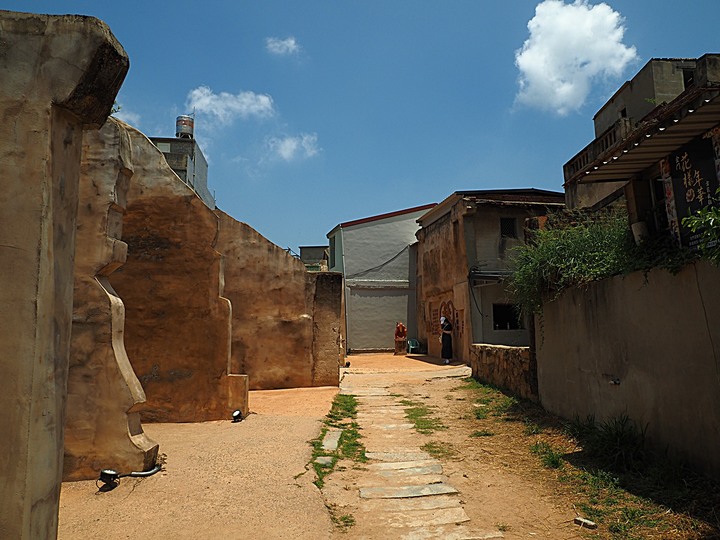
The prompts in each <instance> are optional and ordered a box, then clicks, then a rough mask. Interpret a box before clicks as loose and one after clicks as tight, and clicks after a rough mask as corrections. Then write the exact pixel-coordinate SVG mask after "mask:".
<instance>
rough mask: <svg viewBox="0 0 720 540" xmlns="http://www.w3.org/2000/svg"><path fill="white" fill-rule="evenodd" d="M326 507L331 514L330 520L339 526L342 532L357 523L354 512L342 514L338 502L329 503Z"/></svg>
mask: <svg viewBox="0 0 720 540" xmlns="http://www.w3.org/2000/svg"><path fill="white" fill-rule="evenodd" d="M325 507H326V508H327V509H328V513H329V514H330V521H332V523H333V525H335V527H337V528H338V529H339V530H340V531H341V532H345V531H347V530H348V529H349V528H350V527H353V526H354V525H355V516H353V515H352V514H341V513H340V509H339V507H338V506H337V505H336V504H327V503H325Z"/></svg>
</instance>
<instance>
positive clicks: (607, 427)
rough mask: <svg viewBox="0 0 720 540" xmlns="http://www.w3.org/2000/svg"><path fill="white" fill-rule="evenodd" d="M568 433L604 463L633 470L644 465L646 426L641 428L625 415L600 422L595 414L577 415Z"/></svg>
mask: <svg viewBox="0 0 720 540" xmlns="http://www.w3.org/2000/svg"><path fill="white" fill-rule="evenodd" d="M568 431H569V433H570V435H572V436H573V437H574V438H575V439H577V440H578V442H580V444H581V445H582V447H583V449H584V450H585V451H586V452H587V453H588V454H589V455H591V456H592V457H594V458H596V459H598V460H599V461H601V462H602V463H603V465H604V466H607V467H611V468H613V469H615V470H635V469H637V468H638V467H640V466H641V465H643V464H644V462H645V460H646V458H647V455H646V451H645V431H646V427H645V428H640V427H638V426H637V424H636V423H635V422H634V421H632V420H631V419H630V418H629V417H628V416H627V415H620V416H616V417H614V418H611V419H609V420H606V421H605V422H602V423H600V424H597V423H596V422H595V417H594V416H588V417H587V418H586V419H585V420H580V419H579V418H576V419H575V421H574V422H573V423H572V424H570V426H569V430H568Z"/></svg>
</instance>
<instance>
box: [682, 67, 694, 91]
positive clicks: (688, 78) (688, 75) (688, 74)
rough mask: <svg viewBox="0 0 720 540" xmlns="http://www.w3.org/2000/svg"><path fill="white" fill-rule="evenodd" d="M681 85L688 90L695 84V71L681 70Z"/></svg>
mask: <svg viewBox="0 0 720 540" xmlns="http://www.w3.org/2000/svg"><path fill="white" fill-rule="evenodd" d="M682 72H683V84H684V85H685V88H688V87H689V86H692V85H693V83H694V82H695V70H693V69H683V70H682Z"/></svg>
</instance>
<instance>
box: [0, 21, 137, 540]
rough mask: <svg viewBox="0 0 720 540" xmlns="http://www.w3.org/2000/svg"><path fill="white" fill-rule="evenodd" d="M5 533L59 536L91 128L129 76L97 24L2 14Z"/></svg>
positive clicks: (0, 342) (1, 525)
mask: <svg viewBox="0 0 720 540" xmlns="http://www.w3.org/2000/svg"><path fill="white" fill-rule="evenodd" d="M0 36H1V41H2V46H1V48H0V50H1V51H2V52H1V53H0V81H2V82H1V83H0V123H1V124H2V126H4V129H3V130H2V131H1V132H0V133H1V134H0V178H2V181H3V188H2V190H0V278H1V279H2V286H0V306H2V308H1V309H0V358H2V363H3V367H2V377H1V378H0V409H1V410H2V411H3V414H2V415H0V432H2V440H1V442H0V479H2V480H0V502H1V503H0V538H13V539H28V540H29V539H33V540H35V539H44V538H55V536H56V534H57V511H58V501H59V495H60V480H61V476H62V459H63V424H64V417H63V413H64V408H65V400H66V382H67V370H68V353H69V343H70V326H71V317H72V293H73V253H74V250H75V222H76V213H77V194H78V177H79V169H80V151H81V141H82V130H83V128H84V127H91V126H93V127H99V126H100V125H102V124H103V123H104V121H105V118H106V117H107V115H108V114H109V112H110V108H111V106H112V103H113V101H114V98H115V95H116V94H117V91H118V89H119V87H120V84H121V83H122V80H123V78H124V76H125V73H126V72H127V68H128V60H127V56H126V54H125V52H124V51H123V49H122V47H121V46H120V44H119V43H118V42H117V41H116V40H115V38H114V37H113V36H112V34H111V33H110V30H109V29H108V28H107V26H105V25H104V24H103V23H102V22H101V21H98V20H97V19H93V18H90V17H72V16H45V15H29V14H21V13H12V12H8V11H0Z"/></svg>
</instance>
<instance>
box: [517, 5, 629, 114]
mask: <svg viewBox="0 0 720 540" xmlns="http://www.w3.org/2000/svg"><path fill="white" fill-rule="evenodd" d="M623 23H624V19H623V17H622V16H621V15H620V14H619V13H618V12H616V11H614V10H613V9H612V8H611V7H610V6H608V5H607V4H605V3H601V4H597V5H592V4H590V3H589V1H588V0H575V2H573V3H572V4H566V3H565V2H564V1H563V0H544V1H543V2H541V3H540V4H538V5H537V7H536V8H535V17H533V18H532V19H531V20H530V22H528V30H529V31H530V37H529V38H528V39H527V40H526V41H525V43H524V44H523V47H522V49H519V50H518V51H516V52H515V65H516V66H517V67H518V69H519V70H520V76H519V85H520V89H519V91H518V94H517V96H516V100H517V102H518V103H521V104H524V105H528V106H530V107H536V108H539V109H547V110H554V111H555V112H557V113H558V114H560V115H565V114H567V113H568V112H570V111H574V110H577V109H579V108H580V107H581V106H582V105H583V104H584V103H585V100H586V98H587V96H588V94H589V93H590V89H591V85H592V83H593V82H595V81H597V80H603V79H606V78H609V77H619V76H620V75H622V73H623V71H624V70H625V68H626V67H627V66H628V64H629V63H630V62H632V61H634V60H636V59H637V51H636V49H635V47H627V46H626V45H624V44H623V43H622V40H623V35H624V33H625V27H624V25H623Z"/></svg>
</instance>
